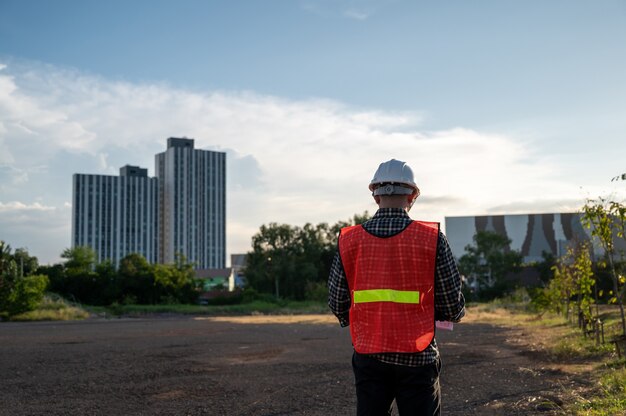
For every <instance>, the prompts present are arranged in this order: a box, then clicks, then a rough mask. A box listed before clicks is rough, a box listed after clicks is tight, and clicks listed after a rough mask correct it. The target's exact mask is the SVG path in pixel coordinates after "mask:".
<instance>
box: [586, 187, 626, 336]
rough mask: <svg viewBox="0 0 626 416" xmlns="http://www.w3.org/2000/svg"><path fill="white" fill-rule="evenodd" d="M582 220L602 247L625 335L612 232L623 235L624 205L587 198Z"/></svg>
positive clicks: (621, 284)
mask: <svg viewBox="0 0 626 416" xmlns="http://www.w3.org/2000/svg"><path fill="white" fill-rule="evenodd" d="M582 211H583V216H582V220H583V222H584V224H585V225H586V226H587V228H589V229H591V235H592V236H593V237H595V238H596V239H597V241H599V242H600V245H601V246H602V248H603V249H604V254H605V258H606V261H607V263H608V264H609V269H610V271H611V277H612V280H613V293H614V297H613V298H612V299H611V302H613V303H617V304H618V306H619V310H620V315H621V320H622V335H623V336H624V337H626V316H625V315H624V301H623V298H624V289H626V286H625V285H624V281H623V280H622V279H621V277H620V276H619V274H618V272H617V267H616V265H615V255H616V254H617V253H616V250H615V241H614V238H615V236H614V233H615V232H616V230H617V232H616V234H617V237H618V238H624V236H625V224H624V223H625V221H626V207H625V206H624V205H623V204H620V203H618V202H615V201H608V200H607V199H605V198H601V197H600V198H598V199H595V200H594V199H588V200H587V202H586V203H585V205H584V206H583V208H582Z"/></svg>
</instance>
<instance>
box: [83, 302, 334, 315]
mask: <svg viewBox="0 0 626 416" xmlns="http://www.w3.org/2000/svg"><path fill="white" fill-rule="evenodd" d="M89 310H90V311H91V312H92V313H96V314H100V315H104V316H107V315H113V316H122V315H124V316H141V315H154V314H183V315H212V316H217V315H254V314H275V315H290V314H310V313H328V306H327V305H326V303H324V302H314V301H279V302H275V301H267V300H255V301H252V302H249V303H240V304H235V305H187V304H166V305H117V304H116V305H111V306H108V307H91V306H90V307H89Z"/></svg>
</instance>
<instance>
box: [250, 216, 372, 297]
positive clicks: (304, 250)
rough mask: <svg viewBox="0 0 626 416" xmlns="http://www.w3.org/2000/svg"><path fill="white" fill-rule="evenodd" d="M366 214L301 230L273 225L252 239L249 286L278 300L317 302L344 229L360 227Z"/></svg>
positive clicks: (265, 227) (303, 227)
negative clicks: (352, 226)
mask: <svg viewBox="0 0 626 416" xmlns="http://www.w3.org/2000/svg"><path fill="white" fill-rule="evenodd" d="M368 218H369V215H368V213H367V212H365V213H363V214H361V215H355V216H354V217H353V218H351V219H350V220H348V221H339V222H337V223H336V224H334V225H332V226H329V225H328V224H327V223H320V224H317V225H313V224H310V223H307V224H305V225H304V226H302V227H297V226H291V225H288V224H277V223H270V224H269V225H262V226H261V227H260V229H259V232H258V233H256V234H255V235H254V236H253V237H252V251H251V252H249V253H248V256H247V265H246V270H245V275H246V279H247V281H248V285H249V286H250V287H251V288H253V289H255V290H256V291H258V292H261V293H272V294H274V296H275V297H276V298H280V297H283V298H290V299H304V298H311V299H317V298H319V297H320V293H321V292H322V291H323V289H324V288H325V285H326V281H327V279H328V273H329V271H330V266H331V263H332V259H333V257H334V255H335V251H336V249H337V239H338V236H339V231H340V230H341V228H343V227H346V226H349V225H354V224H360V223H362V222H364V221H366V220H367V219H368Z"/></svg>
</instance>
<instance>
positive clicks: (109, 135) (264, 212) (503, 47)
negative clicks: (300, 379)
mask: <svg viewBox="0 0 626 416" xmlns="http://www.w3.org/2000/svg"><path fill="white" fill-rule="evenodd" d="M0 68H2V69H1V70H0V238H1V239H4V240H6V241H7V242H8V243H9V244H11V245H12V246H13V247H23V246H25V247H28V248H29V250H30V251H31V252H32V253H33V254H34V255H37V256H38V257H39V258H40V259H41V260H42V261H43V262H50V261H56V260H57V259H58V255H59V253H60V252H61V251H62V250H63V248H65V247H68V246H69V245H70V218H71V174H72V173H74V172H80V173H101V174H116V173H117V170H118V169H119V167H121V166H122V165H124V164H127V163H129V164H139V165H141V166H143V167H147V168H148V169H149V171H150V172H151V173H153V172H154V161H153V155H154V154H155V153H157V152H160V151H162V150H163V148H164V146H165V140H166V138H167V137H169V136H187V137H192V138H195V139H196V146H197V147H200V148H205V149H219V150H223V151H226V152H228V162H229V171H228V173H229V176H228V181H229V191H230V192H229V194H228V251H229V252H242V251H246V250H248V248H249V242H250V237H251V235H252V234H253V233H254V232H255V231H256V230H257V229H258V227H259V226H260V225H261V224H263V223H267V222H270V221H276V222H286V223H290V224H294V225H296V224H297V225H302V224H304V223H305V222H313V223H317V222H321V221H327V222H331V223H332V222H335V221H337V220H339V219H345V218H348V217H350V216H351V215H352V214H354V213H355V212H362V211H363V210H366V209H367V210H369V211H370V212H372V211H374V210H375V208H376V207H375V205H374V204H373V203H372V202H371V198H370V196H369V195H368V193H367V183H368V181H369V179H370V177H371V175H372V173H373V171H374V170H375V168H376V166H377V164H378V163H379V162H381V161H383V160H386V159H389V158H391V157H395V158H398V159H403V160H406V161H407V162H409V163H410V164H411V165H413V167H414V170H415V171H416V174H417V180H418V182H420V185H421V188H422V194H423V196H422V197H421V198H420V199H419V200H418V203H417V204H416V205H415V207H414V209H413V211H412V215H413V216H414V217H416V218H423V219H431V220H439V221H443V217H444V216H446V215H475V214H486V213H527V212H547V211H555V212H556V211H571V210H575V209H576V208H577V207H578V206H580V204H581V203H582V201H583V200H584V198H585V197H588V196H592V197H595V196H598V195H601V194H606V193H610V192H616V193H618V194H619V193H620V192H622V191H623V189H624V187H626V182H621V183H619V184H616V183H611V182H610V178H611V177H613V176H615V175H617V174H620V173H623V172H624V171H626V164H625V163H624V155H625V153H626V152H625V150H626V145H625V144H624V143H626V140H625V137H624V136H625V135H626V117H625V116H626V3H625V2H623V1H609V0H607V1H598V2H589V1H575V0H564V1H549V2H547V1H539V0H537V1H532V0H527V1H501V0H499V1H495V0H494V1H481V0H477V1H471V2H470V1H460V0H459V1H442V2H426V1H408V0H407V1H400V0H398V1H394V0H379V1H339V0H335V1H315V0H310V1H306V0H302V1H297V0H292V1H260V0H259V1H238V0H235V1H228V2H217V1H184V0H183V1H176V2H174V1H132V2H130V1H107V2H102V1H85V0H81V1H67V0H57V1H44V0H41V1H34V0H31V1H23V0H22V1H12V0H0Z"/></svg>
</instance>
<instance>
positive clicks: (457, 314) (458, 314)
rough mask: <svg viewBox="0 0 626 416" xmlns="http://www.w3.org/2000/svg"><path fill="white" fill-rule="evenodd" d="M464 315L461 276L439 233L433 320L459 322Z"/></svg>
mask: <svg viewBox="0 0 626 416" xmlns="http://www.w3.org/2000/svg"><path fill="white" fill-rule="evenodd" d="M464 315H465V298H464V297H463V293H461V275H460V274H459V269H458V268H457V266H456V263H455V261H454V257H453V256H452V250H451V249H450V244H448V239H447V238H446V236H445V235H444V234H443V233H442V232H440V233H439V243H438V245H437V260H436V265H435V319H437V320H438V321H452V322H459V321H460V320H461V318H463V316H464Z"/></svg>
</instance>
